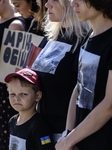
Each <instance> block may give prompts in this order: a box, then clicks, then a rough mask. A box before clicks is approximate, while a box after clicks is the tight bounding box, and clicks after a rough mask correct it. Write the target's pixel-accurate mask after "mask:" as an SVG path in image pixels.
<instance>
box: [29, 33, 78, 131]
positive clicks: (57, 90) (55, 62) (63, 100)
mask: <svg viewBox="0 0 112 150" xmlns="http://www.w3.org/2000/svg"><path fill="white" fill-rule="evenodd" d="M76 40H77V37H76V35H75V34H73V37H72V38H65V37H64V36H62V35H61V33H60V35H59V37H58V39H57V41H48V42H47V44H46V46H45V47H44V49H43V50H42V51H41V53H40V54H39V55H38V57H37V59H36V61H35V62H34V64H33V66H32V69H33V70H36V71H37V72H38V75H39V78H40V81H41V85H42V93H43V95H42V100H41V102H40V113H41V114H42V115H43V116H44V117H45V119H46V120H47V122H48V124H49V126H50V129H51V130H52V133H61V132H62V131H64V130H65V124H66V117H67V111H68V105H69V100H70V97H71V94H72V91H73V88H74V87H75V84H76V81H77V63H78V53H79V51H78V49H77V51H76V52H74V53H72V51H71V49H72V45H73V44H74V43H76Z"/></svg>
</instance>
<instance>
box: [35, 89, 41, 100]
mask: <svg viewBox="0 0 112 150" xmlns="http://www.w3.org/2000/svg"><path fill="white" fill-rule="evenodd" d="M41 98H42V92H41V91H38V92H37V94H36V102H39V101H40V99H41Z"/></svg>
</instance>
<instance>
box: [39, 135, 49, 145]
mask: <svg viewBox="0 0 112 150" xmlns="http://www.w3.org/2000/svg"><path fill="white" fill-rule="evenodd" d="M40 140H41V144H42V145H45V144H48V143H51V140H50V137H49V136H45V137H42V138H40Z"/></svg>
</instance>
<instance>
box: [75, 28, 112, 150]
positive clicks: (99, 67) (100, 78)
mask: <svg viewBox="0 0 112 150" xmlns="http://www.w3.org/2000/svg"><path fill="white" fill-rule="evenodd" d="M85 45H86V44H85ZM78 66H79V67H78V83H77V85H78V91H79V94H78V99H77V111H76V112H77V117H76V125H78V124H79V123H80V122H81V121H82V120H83V119H84V118H85V117H86V116H87V115H88V114H89V113H90V112H91V111H92V110H93V108H94V107H95V106H97V105H98V104H99V103H100V102H101V101H102V100H103V98H104V97H105V90H106V84H107V78H108V74H109V70H112V28H110V29H109V30H107V31H105V32H103V33H101V34H99V35H97V36H95V37H93V38H89V40H88V42H87V45H86V47H85V46H82V48H81V50H80V55H79V65H78ZM78 145H79V149H80V150H111V149H112V119H110V120H109V121H108V122H107V123H106V124H105V125H104V127H102V128H101V129H100V130H99V131H97V132H96V133H94V134H92V135H91V136H89V137H88V138H86V139H84V140H83V141H81V142H80V143H79V144H78Z"/></svg>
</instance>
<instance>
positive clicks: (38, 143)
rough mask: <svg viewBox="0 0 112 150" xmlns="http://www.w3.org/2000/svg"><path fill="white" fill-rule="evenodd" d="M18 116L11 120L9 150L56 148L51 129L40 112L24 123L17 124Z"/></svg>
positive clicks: (52, 149)
mask: <svg viewBox="0 0 112 150" xmlns="http://www.w3.org/2000/svg"><path fill="white" fill-rule="evenodd" d="M17 118H18V115H15V116H14V117H12V118H11V119H10V121H9V127H10V144H9V150H12V149H14V150H15V149H16V150H54V146H53V143H52V138H51V135H50V130H49V128H48V126H47V124H46V122H45V121H44V120H43V118H42V117H41V116H40V114H39V113H36V114H35V115H34V116H33V117H32V118H31V119H29V120H28V121H27V122H25V123H24V124H22V125H16V123H17Z"/></svg>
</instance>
